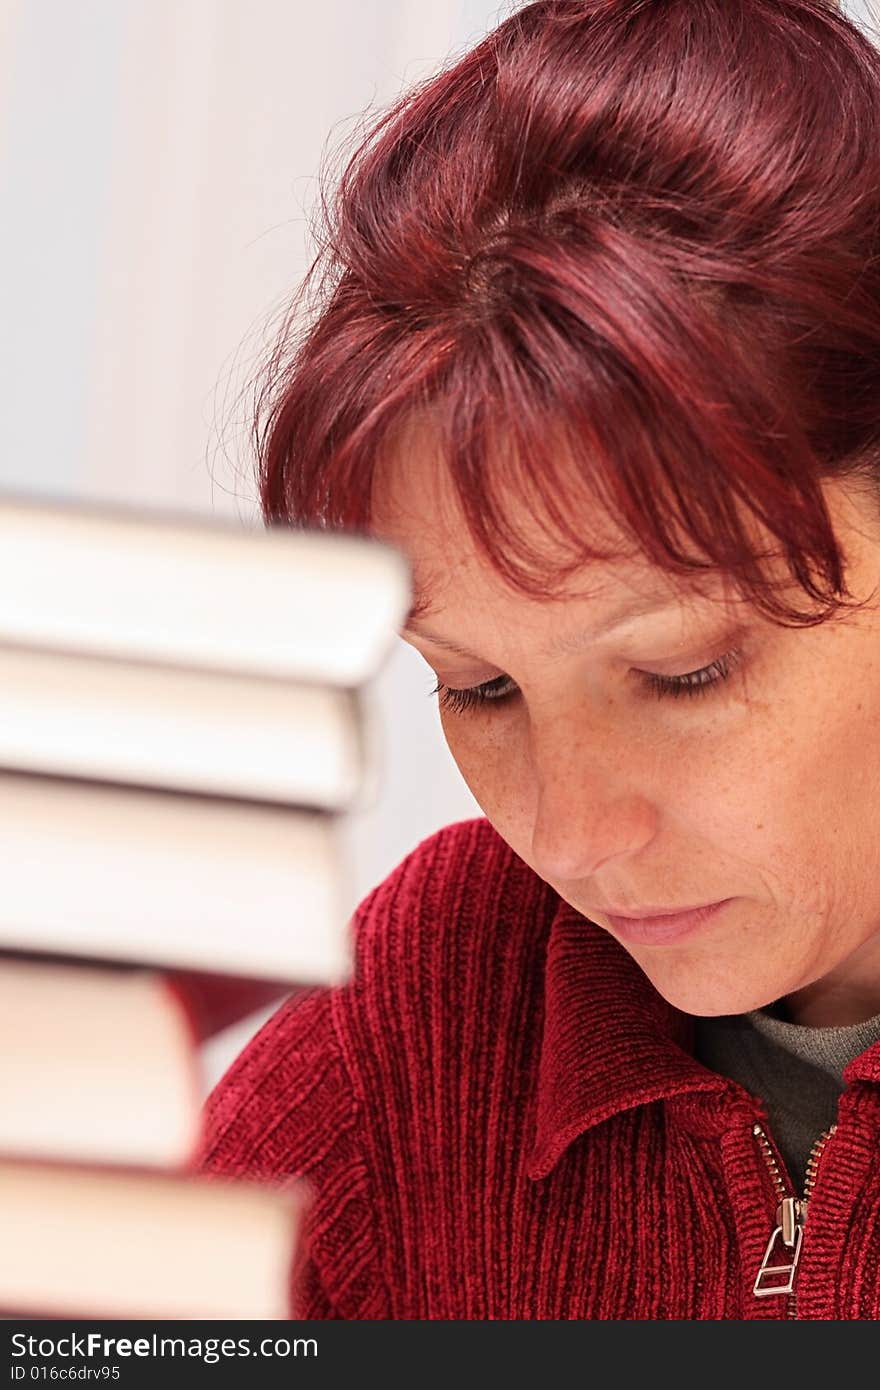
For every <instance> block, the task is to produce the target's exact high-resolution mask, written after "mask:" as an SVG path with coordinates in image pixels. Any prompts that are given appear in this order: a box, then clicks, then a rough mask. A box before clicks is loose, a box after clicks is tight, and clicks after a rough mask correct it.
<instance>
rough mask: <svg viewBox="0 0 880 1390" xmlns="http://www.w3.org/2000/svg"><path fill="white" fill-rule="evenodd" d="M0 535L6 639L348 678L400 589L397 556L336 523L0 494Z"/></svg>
mask: <svg viewBox="0 0 880 1390" xmlns="http://www.w3.org/2000/svg"><path fill="white" fill-rule="evenodd" d="M0 537H2V545H0V641H4V642H8V643H10V644H12V645H17V646H32V647H40V648H44V649H49V650H58V651H79V652H88V653H91V654H92V655H101V656H116V657H120V658H126V659H132V660H141V661H154V662H158V663H163V662H165V663H168V664H171V665H175V664H179V665H183V666H186V667H203V668H205V669H208V670H226V671H242V672H246V673H248V674H250V675H274V676H278V677H281V678H285V679H292V680H300V681H306V682H307V681H312V682H316V683H325V684H328V685H342V686H357V685H361V684H363V683H364V682H365V681H367V680H369V679H371V678H372V677H373V676H374V675H375V674H376V672H377V670H378V668H379V665H380V664H381V662H382V660H383V659H384V657H385V654H386V651H387V647H388V644H389V641H390V638H391V636H392V634H393V631H394V630H395V629H396V628H397V627H398V626H399V625H400V623H401V621H402V620H403V619H404V617H405V614H406V610H407V606H408V604H409V602H410V598H411V591H410V583H411V577H410V569H409V563H408V561H407V560H406V558H405V557H404V555H403V553H402V552H401V551H399V550H398V549H397V548H396V547H394V546H392V545H390V544H387V543H385V542H382V541H379V540H377V539H376V538H374V537H360V536H355V535H351V534H347V533H343V532H339V531H325V530H319V529H313V530H309V529H305V528H303V529H295V528H292V527H286V526H275V527H270V528H269V529H268V530H261V531H259V532H254V533H250V532H248V531H246V530H244V529H243V528H242V527H240V526H237V525H235V524H233V523H227V522H222V521H218V520H216V519H211V520H210V521H207V520H204V519H202V518H195V517H189V516H188V517H174V516H173V515H171V514H169V513H167V512H149V511H146V510H144V509H138V510H125V509H120V508H101V507H95V506H93V505H90V506H86V505H84V504H83V503H80V502H65V503H61V502H54V503H51V502H48V501H46V500H44V499H39V500H36V499H33V498H28V497H13V496H10V495H9V494H5V495H3V496H0Z"/></svg>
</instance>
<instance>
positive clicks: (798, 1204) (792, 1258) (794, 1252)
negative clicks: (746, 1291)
mask: <svg viewBox="0 0 880 1390" xmlns="http://www.w3.org/2000/svg"><path fill="white" fill-rule="evenodd" d="M836 1129H837V1125H836V1124H834V1125H832V1126H831V1128H830V1129H826V1130H825V1131H824V1133H822V1134H820V1135H819V1138H818V1139H817V1140H816V1142H815V1144H814V1145H813V1147H812V1149H811V1150H810V1156H809V1158H808V1159H807V1168H806V1174H805V1178H804V1195H803V1197H798V1196H797V1194H793V1193H789V1192H788V1191H787V1190H786V1181H785V1176H784V1173H783V1170H782V1168H781V1167H780V1165H779V1163H778V1161H777V1158H776V1155H775V1153H774V1152H773V1148H772V1146H771V1144H770V1140H769V1139H768V1137H767V1134H766V1132H765V1130H764V1128H763V1126H762V1125H759V1124H753V1125H752V1133H753V1134H754V1135H755V1137H756V1139H757V1140H758V1143H759V1145H760V1147H761V1152H762V1153H763V1155H764V1157H765V1159H766V1160H767V1166H768V1167H769V1169H770V1173H771V1176H772V1178H773V1182H774V1185H775V1187H776V1192H777V1196H778V1198H779V1201H778V1203H777V1206H776V1224H775V1226H774V1228H773V1232H772V1234H771V1236H770V1239H769V1240H768V1242H767V1249H766V1250H765V1251H764V1258H763V1260H762V1261H761V1267H760V1269H759V1270H758V1274H757V1277H756V1279H755V1283H754V1286H753V1288H752V1293H753V1294H754V1295H755V1297H756V1298H771V1297H773V1296H774V1295H778V1294H784V1295H785V1296H786V1297H787V1300H788V1302H787V1316H788V1317H790V1318H796V1317H797V1291H796V1289H795V1286H794V1277H795V1272H796V1270H797V1267H798V1261H799V1260H800V1257H801V1246H802V1244H803V1239H804V1227H805V1225H806V1222H807V1208H808V1206H809V1200H810V1194H811V1193H812V1191H813V1186H814V1184H815V1182H816V1171H817V1169H818V1166H819V1158H820V1156H821V1154H822V1150H823V1148H824V1147H825V1145H826V1144H827V1142H828V1140H829V1139H830V1138H831V1136H832V1134H833V1133H834V1132H835V1130H836ZM777 1241H781V1246H779V1245H777ZM780 1260H781V1261H782V1262H781V1263H780V1262H779V1261H780Z"/></svg>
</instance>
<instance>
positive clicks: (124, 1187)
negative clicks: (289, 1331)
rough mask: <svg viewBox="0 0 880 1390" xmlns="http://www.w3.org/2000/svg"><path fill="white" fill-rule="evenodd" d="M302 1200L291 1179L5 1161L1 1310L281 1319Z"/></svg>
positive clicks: (1, 1171) (0, 1186) (1, 1176)
mask: <svg viewBox="0 0 880 1390" xmlns="http://www.w3.org/2000/svg"><path fill="white" fill-rule="evenodd" d="M302 1201H303V1198H302V1195H301V1194H300V1193H297V1191H296V1190H295V1189H294V1188H292V1187H291V1188H290V1189H289V1190H287V1191H281V1190H280V1189H276V1190H271V1189H270V1188H269V1187H268V1186H263V1185H257V1184H255V1183H231V1182H227V1181H221V1180H218V1179H216V1178H207V1177H202V1178H199V1177H198V1176H196V1177H193V1176H188V1175H187V1176H177V1175H172V1174H162V1175H158V1174H155V1175H154V1174H149V1173H138V1172H129V1171H124V1170H123V1171H120V1170H114V1169H112V1168H107V1169H98V1168H95V1169H90V1168H80V1167H73V1166H67V1165H54V1164H25V1163H19V1162H15V1161H10V1160H5V1159H4V1160H0V1231H2V1232H3V1258H2V1260H0V1307H3V1308H4V1309H6V1310H16V1309H22V1310H24V1311H26V1312H31V1313H35V1312H38V1311H39V1312H40V1313H41V1314H43V1315H46V1316H55V1317H80V1316H88V1317H100V1316H104V1317H118V1318H137V1317H153V1318H157V1319H159V1318H212V1319H213V1318H249V1319H260V1318H286V1317H288V1316H289V1311H288V1310H289V1303H290V1275H291V1269H292V1262H293V1258H294V1254H295V1250H296V1242H297V1240H298V1238H299V1226H300V1221H301V1214H302Z"/></svg>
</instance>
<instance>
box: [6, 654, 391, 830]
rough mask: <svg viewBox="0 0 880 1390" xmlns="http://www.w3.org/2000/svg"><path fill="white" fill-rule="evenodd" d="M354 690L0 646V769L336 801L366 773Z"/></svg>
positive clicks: (346, 800)
mask: <svg viewBox="0 0 880 1390" xmlns="http://www.w3.org/2000/svg"><path fill="white" fill-rule="evenodd" d="M361 698H362V697H361V692H360V691H359V690H344V689H339V688H336V687H332V686H319V685H304V684H302V683H299V682H293V681H289V680H287V681H285V680H278V679H275V678H263V679H257V678H254V677H251V676H247V675H239V674H229V673H227V672H206V671H200V670H195V671H193V670H186V669H183V668H181V667H173V666H172V667H169V666H157V665H152V664H147V663H143V662H131V661H121V660H113V659H97V658H95V657H91V656H87V655H80V654H76V653H72V652H58V651H42V650H39V649H37V648H29V647H11V646H3V645H0V767H6V768H10V769H18V770H21V771H28V772H30V771H33V772H41V773H46V774H53V775H56V776H61V777H84V778H90V779H94V780H97V781H111V782H114V781H115V782H128V783H134V784H137V785H142V786H148V787H149V786H152V787H168V788H173V789H177V790H180V791H193V792H200V793H203V794H206V795H215V796H241V797H247V798H252V799H255V800H271V801H280V802H285V803H288V804H295V805H297V804H298V805H302V806H313V807H316V808H321V809H326V810H343V809H345V808H346V807H348V806H349V805H351V804H352V803H354V802H355V800H356V798H357V797H358V794H359V790H360V787H361V784H362V781H363V780H364V778H365V777H366V776H367V769H366V768H365V766H364V762H365V758H366V757H367V756H368V752H369V750H368V748H367V747H366V745H365V730H366V728H367V727H368V723H369V721H368V720H367V719H365V718H364V716H363V714H362V711H361ZM375 776H376V770H375V769H373V770H371V771H370V773H369V777H370V786H371V787H372V786H374V785H375V781H374V779H375Z"/></svg>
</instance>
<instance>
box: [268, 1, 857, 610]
mask: <svg viewBox="0 0 880 1390" xmlns="http://www.w3.org/2000/svg"><path fill="white" fill-rule="evenodd" d="M322 213H323V226H322V229H321V233H320V242H321V244H320V246H319V250H318V254H317V255H316V257H315V260H314V261H313V263H312V266H311V268H310V270H309V272H308V275H307V276H306V279H305V281H304V283H303V285H302V287H301V289H300V291H299V293H298V294H297V296H296V298H295V300H294V304H293V308H292V310H291V312H290V314H289V315H288V317H287V320H286V326H285V328H284V329H283V330H282V333H281V335H280V337H279V340H278V342H277V344H276V346H275V348H274V349H273V351H272V354H271V358H270V361H269V363H268V364H267V372H266V375H265V378H264V379H263V382H262V386H261V387H260V388H259V389H258V393H257V400H256V416H255V436H254V437H255V443H256V448H257V456H258V469H259V487H260V500H261V504H262V510H263V515H264V518H265V520H266V521H267V523H269V524H279V523H282V524H283V523H286V524H289V525H298V526H318V527H334V528H342V529H345V530H353V531H356V532H363V533H369V526H370V506H371V485H372V479H373V475H374V470H375V467H376V464H377V461H378V460H379V459H380V458H381V457H382V456H383V454H384V453H385V452H386V451H388V450H391V449H392V448H393V441H394V440H396V439H399V438H400V437H401V430H402V429H404V428H405V427H406V425H407V422H408V421H411V420H413V419H417V418H424V419H427V420H429V421H430V425H431V430H432V433H434V434H435V435H436V439H437V443H438V446H439V447H440V449H441V456H442V457H443V459H444V463H445V466H446V467H447V468H448V470H449V474H450V476H451V478H452V481H453V484H454V489H455V494H456V496H457V497H458V499H459V501H460V503H461V506H462V509H463V512H464V516H465V518H466V521H467V525H468V528H469V531H470V533H471V535H472V537H473V539H474V542H475V543H476V544H477V546H478V547H479V548H480V550H481V552H482V553H483V554H484V555H485V556H486V557H487V558H488V560H489V561H490V563H491V564H492V566H493V567H494V569H495V570H496V571H497V572H498V573H499V574H501V575H503V577H504V578H505V579H506V580H507V581H508V582H509V583H510V584H511V585H513V586H514V587H515V588H518V589H519V590H521V591H522V592H524V593H528V594H530V595H532V596H535V595H537V596H539V597H540V596H544V595H546V594H547V592H548V588H552V587H553V586H554V585H555V584H557V583H564V582H565V581H566V580H567V579H568V577H569V576H570V575H571V574H572V573H573V572H575V571H576V570H577V569H578V568H579V567H580V566H582V565H584V564H585V563H587V562H589V561H590V560H592V559H600V558H609V557H610V555H611V553H612V552H610V551H609V550H608V549H607V548H606V549H603V548H602V547H601V544H600V530H601V527H600V521H601V519H602V518H603V517H604V518H605V519H606V520H607V519H610V520H611V522H612V524H613V527H614V529H615V531H616V532H617V533H618V534H621V533H622V534H623V535H624V536H625V537H626V539H627V543H629V542H632V544H633V546H635V547H636V548H637V549H638V550H639V551H640V552H641V553H643V554H644V555H645V556H647V557H648V559H650V560H651V561H652V562H654V563H655V564H657V565H659V566H661V567H662V568H664V569H665V570H667V571H668V572H670V573H676V574H683V575H684V574H687V575H693V572H694V571H695V570H701V569H704V570H716V571H717V570H721V571H723V572H724V573H726V574H728V575H730V576H731V577H732V578H733V579H734V581H735V583H736V584H737V586H738V587H739V589H740V590H741V591H742V592H743V593H744V594H745V595H746V596H747V597H748V598H749V599H750V600H751V601H752V602H754V603H755V604H756V606H757V607H758V608H760V609H762V610H763V611H764V612H765V613H766V614H767V615H768V616H770V617H771V618H772V619H773V620H775V621H777V622H781V623H783V624H799V623H809V624H812V623H816V622H821V621H823V620H824V619H825V618H826V617H828V616H830V615H831V614H832V613H834V612H836V611H837V610H838V609H839V608H840V607H841V606H842V604H843V603H844V602H845V599H844V598H841V597H840V596H841V595H848V593H849V591H848V589H847V587H846V582H845V576H844V563H843V557H842V555H841V552H840V549H839V545H838V541H837V538H836V536H835V533H834V530H833V526H832V522H831V517H830V514H829V511H828V508H827V505H826V498H825V496H824V494H823V491H822V487H821V482H822V480H823V479H824V478H852V479H853V480H856V481H858V482H859V484H860V485H861V484H864V485H866V486H867V487H868V488H869V489H871V490H872V496H876V497H877V498H878V499H880V452H878V450H880V51H878V49H877V48H875V47H874V45H873V44H872V43H871V42H870V40H869V39H868V38H867V37H866V36H865V34H864V33H863V32H861V31H860V30H859V29H858V28H857V27H856V26H855V25H854V24H853V23H852V22H850V21H849V20H848V19H846V18H845V17H844V16H843V15H841V14H840V13H839V12H838V11H837V10H836V8H835V7H834V5H833V4H832V0H699V3H694V0H536V3H533V4H529V5H526V6H525V7H524V8H522V9H520V10H519V11H518V12H516V13H514V14H513V15H511V16H510V17H509V18H507V19H506V20H505V21H504V22H503V23H501V24H500V26H499V27H498V28H496V29H495V30H494V31H493V32H491V33H490V34H489V35H488V36H487V37H486V38H485V39H484V40H483V41H482V42H481V43H479V44H478V45H477V46H476V47H475V48H473V49H472V50H471V51H469V52H467V53H465V54H464V55H463V56H461V57H460V58H459V59H458V60H457V61H455V62H454V64H453V65H451V66H448V67H447V68H446V69H445V70H444V71H442V72H440V73H439V75H436V76H433V77H432V78H430V79H428V80H427V81H425V82H423V83H422V84H421V85H420V86H418V87H416V88H415V89H414V90H412V91H410V92H408V93H407V94H406V95H405V96H404V97H402V98H401V99H400V100H399V101H398V102H397V103H396V104H395V105H394V106H393V107H392V108H391V109H390V110H388V111H387V112H385V113H384V114H382V115H381V117H380V118H378V119H376V120H375V121H374V123H373V125H372V126H371V128H370V129H369V130H368V132H367V134H366V135H365V136H364V137H363V138H362V139H361V142H360V143H359V145H358V147H357V148H356V149H355V151H354V153H353V154H352V155H351V156H350V159H349V162H348V163H347V165H346V167H345V169H344V172H343V173H342V176H341V178H340V180H339V183H338V187H337V189H336V192H335V197H334V198H333V200H332V203H330V204H328V200H327V199H326V197H323V198H322ZM313 290H314V291H315V297H314V298H313V301H312V305H313V309H314V312H313V313H312V314H311V315H310V316H308V319H307V321H306V322H305V323H303V324H301V325H300V326H299V327H294V324H295V322H296V318H297V314H298V313H299V310H300V309H301V308H302V307H303V305H304V304H305V302H306V298H307V296H309V295H310V294H311V293H312V291H313ZM563 460H564V462H563ZM415 466H418V461H416V463H415ZM514 493H516V494H517V495H518V496H519V498H520V499H521V500H522V501H523V502H524V504H525V505H526V506H527V507H528V508H529V512H530V514H531V515H535V513H536V508H537V507H538V506H541V507H542V508H543V513H542V515H544V516H546V518H547V524H548V535H549V534H550V532H551V531H552V534H553V536H554V538H555V539H557V540H559V541H561V542H562V546H563V557H564V558H563V557H560V554H559V551H558V550H557V552H556V563H555V565H553V566H551V564H550V561H549V558H548V555H547V554H541V555H539V554H538V553H537V552H535V551H534V549H530V548H529V547H527V546H526V544H525V541H524V539H523V537H522V536H519V535H518V534H517V531H516V525H515V517H516V509H515V508H511V506H510V499H511V496H512V495H514ZM768 533H769V536H768ZM768 538H769V539H770V540H771V542H772V543H773V545H771V548H770V550H766V549H764V548H763V547H762V545H759V544H758V541H759V540H760V539H763V540H766V539H768ZM771 554H775V555H777V556H779V555H781V556H782V558H783V559H784V561H785V565H786V569H787V572H788V574H789V575H790V576H791V578H792V579H793V580H794V581H795V582H796V584H797V585H798V586H799V587H800V588H801V590H802V591H803V592H804V593H806V594H808V595H809V596H810V598H811V599H812V600H813V602H814V603H819V604H820V605H821V606H822V609H823V611H822V612H820V613H818V614H816V613H810V612H809V611H808V612H803V611H802V610H801V609H800V608H798V607H796V606H794V605H791V604H789V603H787V602H786V601H785V600H784V599H783V598H782V597H781V594H782V590H783V588H790V587H791V584H790V581H786V584H785V585H784V586H783V585H778V584H777V583H776V582H775V581H774V579H773V577H772V575H771V573H770V571H769V570H768V569H767V568H766V566H765V564H764V563H763V561H764V560H765V559H766V558H767V557H768V555H771Z"/></svg>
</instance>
